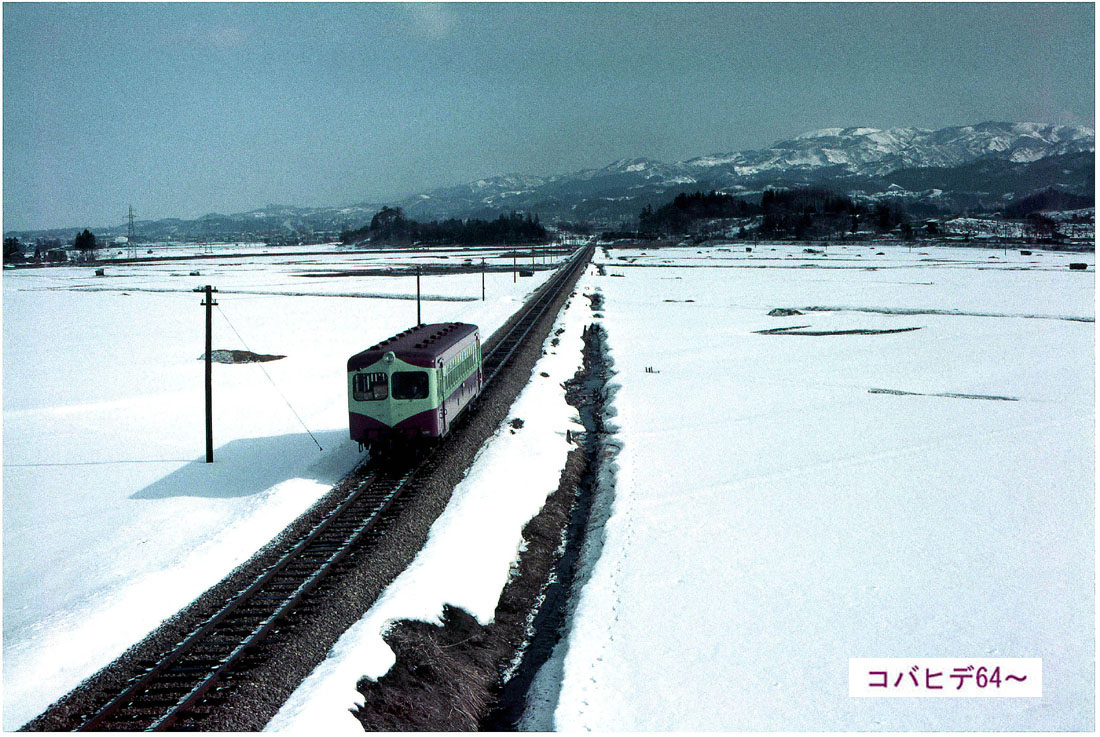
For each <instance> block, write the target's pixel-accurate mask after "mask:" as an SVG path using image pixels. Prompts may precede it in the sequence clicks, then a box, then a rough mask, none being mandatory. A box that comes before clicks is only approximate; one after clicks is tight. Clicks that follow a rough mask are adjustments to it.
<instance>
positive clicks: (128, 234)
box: [126, 205, 137, 258]
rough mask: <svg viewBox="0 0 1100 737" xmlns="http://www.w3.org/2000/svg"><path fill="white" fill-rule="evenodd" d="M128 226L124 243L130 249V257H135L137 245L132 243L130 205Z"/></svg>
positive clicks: (132, 229)
mask: <svg viewBox="0 0 1100 737" xmlns="http://www.w3.org/2000/svg"><path fill="white" fill-rule="evenodd" d="M129 219H130V226H129V227H128V228H127V229H126V245H127V246H128V248H129V251H130V258H137V245H136V244H135V243H134V206H133V205H130V215H129Z"/></svg>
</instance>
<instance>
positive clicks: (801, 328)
mask: <svg viewBox="0 0 1100 737" xmlns="http://www.w3.org/2000/svg"><path fill="white" fill-rule="evenodd" d="M809 327H810V326H809V325H795V326H793V327H789V328H770V329H768V330H754V331H753V332H754V333H756V334H757V335H817V336H821V335H890V334H891V333H908V332H912V331H913V330H920V328H890V329H889V330H873V329H871V328H858V329H855V330H807V328H809Z"/></svg>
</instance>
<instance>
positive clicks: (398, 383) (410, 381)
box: [393, 371, 428, 399]
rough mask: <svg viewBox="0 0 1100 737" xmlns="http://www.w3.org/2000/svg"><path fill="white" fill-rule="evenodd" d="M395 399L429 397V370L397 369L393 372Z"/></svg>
mask: <svg viewBox="0 0 1100 737" xmlns="http://www.w3.org/2000/svg"><path fill="white" fill-rule="evenodd" d="M393 398H394V399H427V398H428V372H427V371H395V372H394V373H393Z"/></svg>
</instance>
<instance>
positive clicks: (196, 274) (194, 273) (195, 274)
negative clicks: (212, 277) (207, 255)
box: [191, 271, 202, 276]
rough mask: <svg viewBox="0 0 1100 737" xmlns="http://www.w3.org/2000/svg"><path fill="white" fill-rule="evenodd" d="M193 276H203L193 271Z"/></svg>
mask: <svg viewBox="0 0 1100 737" xmlns="http://www.w3.org/2000/svg"><path fill="white" fill-rule="evenodd" d="M191 276H202V274H200V273H199V272H197V271H192V272H191Z"/></svg>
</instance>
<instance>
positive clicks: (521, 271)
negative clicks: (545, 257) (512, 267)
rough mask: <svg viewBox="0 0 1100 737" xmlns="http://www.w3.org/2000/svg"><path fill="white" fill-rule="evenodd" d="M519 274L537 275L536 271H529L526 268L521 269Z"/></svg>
mask: <svg viewBox="0 0 1100 737" xmlns="http://www.w3.org/2000/svg"><path fill="white" fill-rule="evenodd" d="M519 275H520V276H534V275H535V272H533V271H527V270H526V269H520V271H519Z"/></svg>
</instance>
